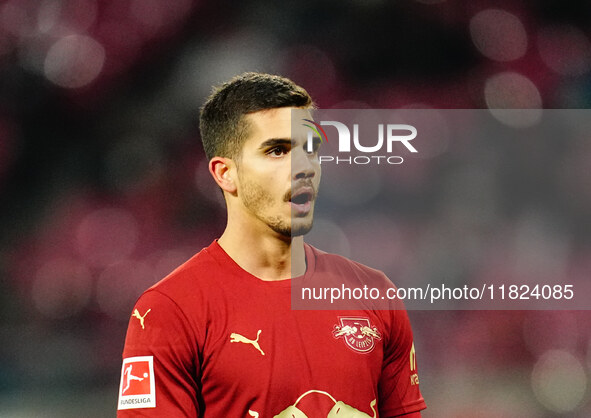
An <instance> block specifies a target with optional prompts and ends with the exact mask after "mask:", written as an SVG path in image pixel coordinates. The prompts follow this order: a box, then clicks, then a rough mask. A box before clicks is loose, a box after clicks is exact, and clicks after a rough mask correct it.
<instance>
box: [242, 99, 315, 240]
mask: <svg viewBox="0 0 591 418" xmlns="http://www.w3.org/2000/svg"><path fill="white" fill-rule="evenodd" d="M292 110H293V108H278V109H270V110H264V111H260V112H255V113H251V114H249V115H247V116H246V117H245V118H246V121H247V123H248V124H249V130H248V132H249V136H248V139H247V140H246V141H245V143H244V145H243V147H242V154H241V156H240V157H238V159H237V160H238V161H237V170H238V183H239V184H238V190H237V193H238V197H239V199H240V201H241V203H242V209H243V210H244V211H245V212H246V213H247V215H248V216H250V217H251V218H252V220H253V222H259V223H261V225H266V226H268V227H270V228H271V229H272V230H274V231H275V232H277V233H279V234H281V235H283V236H285V237H291V236H298V235H303V234H306V233H307V232H308V231H310V229H311V228H312V220H313V215H314V202H315V199H316V195H317V192H318V185H319V183H320V163H319V161H318V143H315V144H314V147H313V151H312V152H310V151H308V147H307V136H306V131H305V130H304V128H302V129H301V130H299V129H298V130H297V132H294V133H292V129H291V114H292ZM298 113H301V117H302V118H307V119H311V115H310V113H309V111H307V110H302V109H299V110H298ZM298 118H299V115H298ZM294 125H295V124H294Z"/></svg>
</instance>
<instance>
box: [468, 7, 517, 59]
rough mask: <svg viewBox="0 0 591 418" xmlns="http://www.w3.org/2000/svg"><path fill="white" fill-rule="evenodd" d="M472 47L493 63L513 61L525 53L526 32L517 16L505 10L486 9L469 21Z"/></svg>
mask: <svg viewBox="0 0 591 418" xmlns="http://www.w3.org/2000/svg"><path fill="white" fill-rule="evenodd" d="M470 35H471V36H472V41H473V42H474V45H475V46H476V48H477V49H478V51H480V53H482V55H484V56H485V57H487V58H490V59H491V60H494V61H500V62H505V61H513V60H516V59H518V58H521V57H523V56H524V55H525V52H526V51H527V32H526V31H525V28H524V27H523V24H522V23H521V21H520V20H519V18H518V17H517V16H515V15H514V14H512V13H509V12H507V11H505V10H499V9H486V10H483V11H481V12H478V13H477V14H476V15H474V16H473V17H472V19H471V20H470Z"/></svg>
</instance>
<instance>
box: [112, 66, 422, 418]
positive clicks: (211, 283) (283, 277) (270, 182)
mask: <svg viewBox="0 0 591 418" xmlns="http://www.w3.org/2000/svg"><path fill="white" fill-rule="evenodd" d="M312 106H313V104H312V99H311V98H310V96H309V95H308V93H307V92H306V91H305V90H304V89H303V88H301V87H299V86H297V85H295V84H294V83H293V82H292V81H290V80H288V79H285V78H282V77H279V76H274V75H268V74H259V73H245V74H242V75H240V76H237V77H235V78H233V79H232V80H230V81H229V82H227V83H225V84H223V85H221V86H219V87H218V88H217V89H215V91H214V93H213V94H212V95H211V96H210V97H209V99H208V100H207V102H206V103H205V105H204V106H203V108H202V110H201V119H200V128H201V137H202V140H203V145H204V148H205V152H206V155H207V158H208V159H209V171H210V173H211V175H212V177H213V179H214V181H215V182H216V183H217V185H218V186H219V187H220V188H221V190H222V192H223V195H224V198H225V201H226V205H227V211H228V219H227V226H226V229H225V230H224V232H223V234H222V235H221V237H220V238H219V239H218V240H215V241H214V242H213V243H212V244H211V245H210V246H209V247H207V248H205V249H203V250H201V251H200V252H199V253H198V254H196V255H195V256H194V257H193V258H191V259H190V260H189V261H187V262H186V263H185V264H183V265H182V266H180V267H179V268H177V269H176V270H175V271H174V272H172V273H171V274H170V275H169V276H168V277H166V278H164V279H163V280H162V281H160V282H159V283H157V284H156V285H154V286H153V287H151V288H150V289H148V290H147V291H146V292H145V293H144V294H143V295H142V296H141V297H140V298H139V299H138V301H137V303H136V306H135V307H134V310H133V314H132V315H131V317H130V321H129V327H128V331H127V338H126V342H125V348H124V351H123V367H122V377H121V387H120V391H119V401H118V416H119V417H132V416H146V417H214V418H218V417H224V418H225V417H230V418H238V417H261V418H267V417H289V418H301V417H309V418H317V417H322V418H324V417H341V418H343V417H349V418H353V417H361V418H363V417H376V416H379V417H382V418H390V417H397V416H401V415H403V416H405V417H419V416H420V412H419V411H420V410H422V409H424V408H425V402H424V400H423V398H422V396H421V393H420V391H419V385H418V375H417V367H416V357H415V351H414V344H413V337H412V331H411V328H410V324H409V320H408V316H407V314H406V311H405V310H404V309H399V310H371V309H362V308H360V309H350V310H346V311H334V310H319V311H310V310H292V309H291V292H290V284H291V282H292V281H295V280H306V281H314V280H315V279H318V280H321V279H322V277H323V276H326V275H329V274H331V273H333V274H337V275H338V276H339V277H346V278H348V279H352V280H353V281H359V282H363V281H365V280H370V281H378V282H379V281H382V280H385V279H386V278H385V276H384V274H383V273H381V272H379V271H377V270H373V269H371V268H369V267H365V266H363V265H361V264H358V263H355V262H353V261H349V260H347V259H345V258H343V257H340V256H337V255H331V254H327V253H324V252H322V251H320V250H317V249H315V248H313V247H311V246H309V245H307V244H305V243H304V241H303V235H304V234H306V233H307V232H308V231H309V230H310V229H311V227H312V220H313V214H314V203H315V199H316V196H317V191H318V186H319V182H320V164H319V159H318V144H315V145H314V147H313V148H312V149H310V148H309V147H308V146H306V145H307V138H306V136H305V135H293V134H292V131H291V114H292V113H291V112H292V110H293V109H300V110H301V111H302V112H304V113H305V115H306V116H307V118H308V119H310V118H311V114H310V110H311V108H312ZM335 272H336V273H335ZM129 370H133V375H132V373H131V372H129ZM126 371H128V372H126Z"/></svg>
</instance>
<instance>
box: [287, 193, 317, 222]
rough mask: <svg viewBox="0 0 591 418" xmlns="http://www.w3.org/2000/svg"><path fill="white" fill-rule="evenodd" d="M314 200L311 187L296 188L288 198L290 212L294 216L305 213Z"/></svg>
mask: <svg viewBox="0 0 591 418" xmlns="http://www.w3.org/2000/svg"><path fill="white" fill-rule="evenodd" d="M313 200H314V189H312V188H311V187H302V188H300V189H298V190H296V191H295V192H294V193H293V194H292V195H291V198H290V199H289V202H290V204H291V209H292V214H294V215H296V216H299V215H300V216H301V215H306V214H307V213H308V212H309V211H310V209H311V208H312V201H313Z"/></svg>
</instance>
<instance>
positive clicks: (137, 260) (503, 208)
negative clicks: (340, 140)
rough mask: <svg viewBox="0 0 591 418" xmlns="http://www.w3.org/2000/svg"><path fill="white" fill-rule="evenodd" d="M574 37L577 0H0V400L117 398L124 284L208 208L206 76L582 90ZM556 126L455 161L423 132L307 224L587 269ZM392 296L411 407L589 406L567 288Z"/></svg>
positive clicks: (155, 272) (396, 100)
mask: <svg viewBox="0 0 591 418" xmlns="http://www.w3.org/2000/svg"><path fill="white" fill-rule="evenodd" d="M590 39H591V2H589V1H557V0H539V1H509V0H504V1H492V0H447V1H446V0H404V1H393V0H392V1H391V0H340V1H336V0H320V1H311V0H300V1H297V2H272V1H263V0H246V1H241V2H231V1H228V0H221V1H215V2H214V1H211V0H175V1H165V0H103V1H98V0H3V1H1V2H0V196H1V198H0V336H1V340H0V341H1V345H0V416H7V417H33V416H34V417H41V416H43V417H78V416H85V417H106V416H113V415H114V410H115V406H116V397H117V389H118V385H119V376H120V367H121V357H120V356H121V350H122V346H123V341H124V337H125V330H126V326H127V321H128V319H129V315H130V310H131V308H132V306H133V303H134V301H135V299H136V298H137V296H138V295H139V294H140V292H141V291H142V290H143V289H145V288H146V287H148V286H149V285H150V284H152V283H154V282H155V281H157V280H159V279H160V278H162V277H163V276H165V275H166V274H167V273H168V272H170V271H171V270H172V269H173V268H174V267H176V266H177V265H178V264H180V263H181V262H183V261H184V260H186V259H188V258H189V257H190V256H191V255H193V254H194V253H195V252H196V251H198V250H199V249H201V248H202V247H204V246H206V245H208V244H209V243H210V242H211V241H212V240H213V239H214V238H215V237H217V236H218V235H219V234H220V233H221V231H222V228H223V225H224V222H225V218H224V213H225V210H224V207H223V203H222V202H221V196H220V194H219V192H217V191H216V189H215V187H214V184H213V182H212V181H210V179H209V175H208V172H207V168H206V167H207V165H206V164H207V162H206V161H205V159H204V154H203V151H202V148H201V145H200V141H199V133H198V123H197V119H198V108H199V106H200V105H201V104H202V103H203V101H204V98H205V97H206V96H207V95H208V94H209V92H210V89H211V86H212V85H213V84H216V83H219V82H220V81H223V80H226V79H228V78H229V77H231V76H233V75H235V74H237V73H240V72H243V71H247V70H256V71H265V72H272V73H278V74H282V75H285V76H288V77H291V78H292V79H294V80H295V81H296V82H297V83H299V84H301V85H302V86H304V87H306V89H308V91H309V92H310V93H311V95H312V96H313V97H314V98H315V100H316V101H317V104H318V106H319V107H320V108H343V109H346V108H354V109H358V108H402V107H407V108H408V107H410V108H440V109H471V108H478V109H494V108H534V109H540V108H544V109H550V108H566V109H576V108H588V107H590V105H591V71H590V70H591V41H590ZM555 140H556V142H554V143H543V144H535V143H532V142H527V143H510V142H507V141H501V142H500V143H499V144H498V145H497V144H494V146H489V147H487V149H486V155H485V156H484V157H483V155H482V154H479V152H480V151H479V149H478V148H477V147H476V146H473V147H470V146H467V147H466V148H465V151H466V152H467V153H468V155H467V156H464V157H463V159H461V161H459V162H458V161H456V162H455V163H454V162H453V161H452V162H450V159H449V155H448V154H446V152H445V149H443V148H442V149H439V148H437V146H435V148H434V151H433V152H432V153H430V154H429V153H428V154H427V155H426V156H425V157H423V158H421V159H417V160H414V162H412V163H410V164H408V165H407V166H404V169H400V168H398V169H397V171H396V172H395V174H393V175H392V176H391V177H389V178H386V179H384V178H381V180H380V182H374V183H372V184H370V185H368V184H367V183H355V181H353V180H351V181H348V182H347V190H346V192H345V191H343V192H339V190H338V183H335V184H336V185H337V186H333V187H330V188H328V187H327V188H326V189H330V190H326V189H325V190H324V191H325V192H326V193H324V191H323V192H321V197H320V204H321V205H324V207H327V208H328V207H330V208H332V209H330V210H325V211H323V210H322V207H321V208H319V212H318V219H317V227H318V230H319V231H323V233H322V234H319V233H318V232H316V235H314V233H313V234H312V236H311V239H312V240H313V242H318V246H319V247H321V248H324V249H326V250H331V251H337V252H341V253H343V254H345V255H349V256H351V257H352V258H354V259H357V260H359V261H362V262H366V263H367V264H370V265H373V266H374V267H379V268H384V269H386V270H387V269H389V270H394V271H397V272H400V271H402V272H405V273H407V275H410V276H414V277H417V278H422V279H421V280H431V281H432V282H434V283H436V282H437V281H438V279H439V277H443V276H445V277H447V278H449V277H452V278H453V277H463V278H466V277H470V276H473V275H488V276H489V277H491V278H494V277H506V276H511V277H517V278H522V277H523V278H532V277H537V276H539V275H552V276H555V277H556V278H557V279H559V280H560V281H561V282H562V281H564V282H569V281H577V280H579V281H580V280H589V279H591V227H590V224H591V223H590V222H589V215H590V214H591V175H590V174H589V173H590V169H589V168H590V167H591V138H590V137H589V131H587V132H586V135H585V134H584V133H583V134H582V135H581V136H580V137H579V138H577V139H573V140H568V141H562V140H561V138H560V137H556V138H555ZM470 153H472V154H470ZM476 155H478V156H479V157H478V158H474V159H472V163H471V164H470V163H467V162H466V161H470V156H476ZM326 176H327V178H328V179H329V178H330V177H329V174H326ZM327 181H330V180H327ZM385 183H391V184H390V185H389V186H385V185H384V184H385ZM385 190H387V194H386V193H385ZM323 193H324V194H323ZM351 196H356V198H355V199H350V197H351ZM359 196H364V198H363V199H360V198H359ZM375 204H380V205H384V204H387V205H389V207H390V208H391V212H390V214H391V216H389V217H388V218H387V219H386V218H376V217H369V215H367V212H366V211H367V208H368V207H373V205H375ZM366 215H367V216H366ZM353 236H354V237H355V239H352V237H353ZM315 237H316V238H315ZM323 237H324V238H326V237H330V239H324V240H323V239H322V238H323ZM314 240H316V241H314ZM384 243H386V245H387V248H388V251H389V252H390V260H389V261H390V264H389V265H380V261H379V260H378V261H376V260H373V259H372V254H374V252H375V251H378V249H376V248H375V247H376V246H382V250H383V245H384ZM326 247H328V248H326ZM376 264H377V265H376ZM410 317H411V320H412V322H413V328H414V332H415V345H416V346H417V352H418V358H419V367H420V378H421V386H422V391H423V394H424V396H425V398H426V400H427V404H428V407H429V408H428V409H427V410H426V411H425V413H424V416H426V417H474V416H479V417H501V416H503V417H550V416H569V417H588V416H591V403H590V402H589V393H590V389H589V387H590V386H591V379H590V377H589V376H590V375H591V316H590V315H589V313H588V311H543V310H539V311H483V310H471V311H411V312H410Z"/></svg>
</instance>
